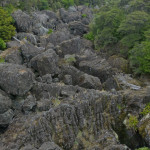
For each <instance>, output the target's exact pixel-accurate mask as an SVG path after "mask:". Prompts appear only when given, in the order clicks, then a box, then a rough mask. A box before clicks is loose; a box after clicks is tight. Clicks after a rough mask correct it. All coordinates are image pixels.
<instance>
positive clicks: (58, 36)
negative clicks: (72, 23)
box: [47, 30, 72, 46]
mask: <svg viewBox="0 0 150 150" xmlns="http://www.w3.org/2000/svg"><path fill="white" fill-rule="evenodd" d="M71 37H72V36H71V35H70V33H69V32H68V31H67V30H62V31H57V32H53V33H52V34H51V35H49V37H48V38H47V43H52V44H53V45H54V46H56V45H58V44H60V43H62V42H63V41H66V40H69V39H70V38H71Z"/></svg>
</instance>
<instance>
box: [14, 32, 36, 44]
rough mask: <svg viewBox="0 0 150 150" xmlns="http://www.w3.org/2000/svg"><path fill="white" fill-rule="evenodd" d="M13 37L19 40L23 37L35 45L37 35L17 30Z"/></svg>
mask: <svg viewBox="0 0 150 150" xmlns="http://www.w3.org/2000/svg"><path fill="white" fill-rule="evenodd" d="M15 37H16V38H17V39H19V40H23V39H24V38H25V39H26V40H27V41H29V42H31V43H32V44H34V45H37V36H35V35H33V34H32V33H25V32H19V33H17V34H16V35H15Z"/></svg>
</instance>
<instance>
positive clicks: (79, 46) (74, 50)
mask: <svg viewBox="0 0 150 150" xmlns="http://www.w3.org/2000/svg"><path fill="white" fill-rule="evenodd" d="M83 49H84V45H83V43H82V40H81V38H80V37H75V38H73V39H70V40H67V41H64V42H62V43H61V44H59V46H58V47H57V53H58V54H59V55H60V56H65V55H67V54H70V55H72V54H79V53H81V51H82V50H83Z"/></svg>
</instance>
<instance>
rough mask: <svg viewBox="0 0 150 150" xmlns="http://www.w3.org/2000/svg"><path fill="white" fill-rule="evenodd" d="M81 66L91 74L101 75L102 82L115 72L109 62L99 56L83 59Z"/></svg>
mask: <svg viewBox="0 0 150 150" xmlns="http://www.w3.org/2000/svg"><path fill="white" fill-rule="evenodd" d="M79 68H80V69H81V70H82V71H84V72H86V73H88V74H90V75H93V76H96V77H99V79H100V80H101V82H102V83H103V82H105V81H106V80H107V79H108V78H110V77H112V75H113V74H114V72H113V71H112V68H111V66H110V65H109V63H108V62H107V61H106V60H105V59H102V58H99V57H95V58H94V59H92V60H84V61H81V62H80V63H79Z"/></svg>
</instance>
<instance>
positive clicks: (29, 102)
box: [22, 95, 36, 112]
mask: <svg viewBox="0 0 150 150" xmlns="http://www.w3.org/2000/svg"><path fill="white" fill-rule="evenodd" d="M35 106H36V99H35V97H33V96H32V95H29V96H28V97H27V98H26V99H25V101H24V104H23V107H22V109H23V111H24V112H28V111H32V110H33V108H34V107H35Z"/></svg>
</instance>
